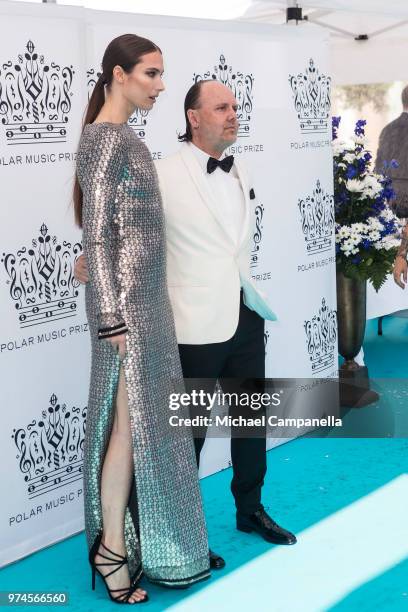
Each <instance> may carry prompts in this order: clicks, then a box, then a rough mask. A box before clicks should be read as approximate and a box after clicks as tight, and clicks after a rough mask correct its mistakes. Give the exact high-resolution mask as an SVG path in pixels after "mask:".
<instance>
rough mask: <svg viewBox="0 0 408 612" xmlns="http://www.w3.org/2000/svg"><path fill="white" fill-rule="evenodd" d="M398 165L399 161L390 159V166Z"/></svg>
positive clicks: (395, 166)
mask: <svg viewBox="0 0 408 612" xmlns="http://www.w3.org/2000/svg"><path fill="white" fill-rule="evenodd" d="M398 167H399V163H398V162H397V160H396V159H392V160H391V161H390V168H398Z"/></svg>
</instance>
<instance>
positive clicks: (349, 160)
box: [343, 153, 356, 164]
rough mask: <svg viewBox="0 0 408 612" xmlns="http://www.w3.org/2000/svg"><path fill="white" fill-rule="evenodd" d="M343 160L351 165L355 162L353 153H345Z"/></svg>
mask: <svg viewBox="0 0 408 612" xmlns="http://www.w3.org/2000/svg"><path fill="white" fill-rule="evenodd" d="M343 160H344V161H345V162H347V163H348V164H352V163H353V162H355V161H356V156H355V154H354V153H346V154H345V155H343Z"/></svg>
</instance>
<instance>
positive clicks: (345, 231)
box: [337, 225, 350, 238]
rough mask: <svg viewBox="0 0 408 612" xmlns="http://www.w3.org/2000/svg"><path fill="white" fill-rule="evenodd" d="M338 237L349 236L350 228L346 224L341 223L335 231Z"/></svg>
mask: <svg viewBox="0 0 408 612" xmlns="http://www.w3.org/2000/svg"><path fill="white" fill-rule="evenodd" d="M337 233H338V235H339V236H340V238H348V237H349V236H350V228H349V227H347V225H342V226H341V227H340V229H338V231H337Z"/></svg>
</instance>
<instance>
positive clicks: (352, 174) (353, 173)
mask: <svg viewBox="0 0 408 612" xmlns="http://www.w3.org/2000/svg"><path fill="white" fill-rule="evenodd" d="M356 175H357V168H355V167H354V166H351V165H348V166H347V170H346V177H347V178H348V179H352V178H354V177H355V176H356Z"/></svg>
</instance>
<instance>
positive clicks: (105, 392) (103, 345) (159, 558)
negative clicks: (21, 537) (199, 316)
mask: <svg viewBox="0 0 408 612" xmlns="http://www.w3.org/2000/svg"><path fill="white" fill-rule="evenodd" d="M77 176H78V180H79V183H80V185H81V188H82V191H83V240H84V253H85V255H86V258H87V261H88V267H89V274H90V282H89V283H88V284H87V287H86V309H87V316H88V321H89V326H90V333H91V341H92V366H91V381H90V392H89V403H88V414H87V426H86V438H85V457H84V485H85V488H84V490H85V528H86V534H87V539H88V545H89V547H91V546H92V544H93V542H94V540H95V538H96V536H97V534H98V532H99V531H100V530H102V528H103V524H102V510H101V497H100V482H101V471H102V466H103V461H104V457H105V453H106V450H107V445H108V443H109V437H110V432H111V428H112V422H113V415H114V402H115V397H116V390H117V385H118V378H119V369H120V362H119V358H118V356H117V354H116V352H115V351H114V349H113V348H112V346H111V345H110V343H109V342H106V341H105V340H100V339H98V330H101V329H105V330H106V329H108V330H109V329H112V328H116V329H120V326H121V325H123V324H126V326H127V329H128V332H127V341H126V342H127V352H126V357H125V359H124V361H123V368H124V374H125V380H126V388H127V394H128V401H129V413H130V424H131V430H132V440H133V460H134V489H133V495H131V498H130V501H129V506H128V508H127V510H126V517H125V540H126V548H127V554H128V558H129V570H130V572H131V574H132V575H135V576H137V575H139V574H140V572H141V571H142V569H143V571H144V573H145V575H146V576H147V577H148V579H150V580H151V581H153V582H158V583H160V584H164V585H168V586H178V585H180V586H181V585H188V584H190V583H193V582H196V581H198V580H202V579H203V578H205V577H207V576H208V575H209V559H208V542H207V532H206V526H205V519H204V515H203V510H202V504H201V496H200V491H199V485H198V475H197V467H196V462H195V456H194V450H193V442H192V438H191V437H190V435H186V429H185V428H179V427H172V426H171V425H170V423H169V417H170V414H172V413H171V412H170V410H169V396H170V394H171V393H173V392H176V393H179V392H180V391H182V390H183V378H182V371H181V366H180V361H179V354H178V347H177V341H176V336H175V329H174V322H173V314H172V310H171V306H170V302H169V297H168V291H167V283H166V260H165V253H166V249H165V227H164V216H163V210H162V203H161V197H160V192H159V188H158V180H157V174H156V171H155V168H154V165H153V163H152V161H151V156H150V154H149V151H148V149H147V147H146V146H145V145H144V143H142V142H141V141H140V140H139V139H138V138H137V136H136V135H135V134H134V133H133V130H132V129H131V128H130V127H129V126H128V125H127V124H110V123H99V124H91V125H87V126H86V127H85V129H84V132H83V134H82V137H81V141H80V145H79V150H78V156H77Z"/></svg>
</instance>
